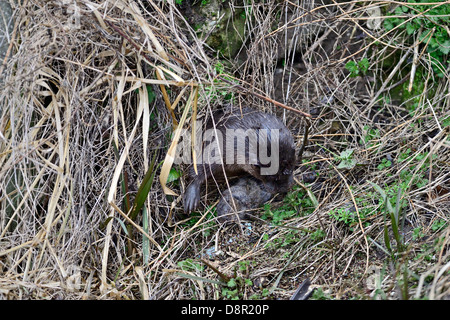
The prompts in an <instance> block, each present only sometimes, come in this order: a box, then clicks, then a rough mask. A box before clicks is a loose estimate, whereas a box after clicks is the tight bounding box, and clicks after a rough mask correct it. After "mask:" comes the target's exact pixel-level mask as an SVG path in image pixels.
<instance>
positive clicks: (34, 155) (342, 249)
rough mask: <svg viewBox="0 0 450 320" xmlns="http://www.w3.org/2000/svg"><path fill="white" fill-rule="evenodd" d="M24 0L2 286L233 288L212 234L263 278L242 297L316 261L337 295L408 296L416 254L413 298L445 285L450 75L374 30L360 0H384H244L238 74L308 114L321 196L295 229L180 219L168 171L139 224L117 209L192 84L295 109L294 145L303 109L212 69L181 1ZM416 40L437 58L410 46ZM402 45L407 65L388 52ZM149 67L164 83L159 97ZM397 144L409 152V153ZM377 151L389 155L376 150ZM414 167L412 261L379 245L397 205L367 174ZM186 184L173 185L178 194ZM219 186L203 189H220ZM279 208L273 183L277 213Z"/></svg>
mask: <svg viewBox="0 0 450 320" xmlns="http://www.w3.org/2000/svg"><path fill="white" fill-rule="evenodd" d="M12 2H13V1H11V5H12V7H13V8H14V10H15V11H14V12H15V25H14V30H13V32H12V34H11V35H10V36H11V47H10V51H9V52H8V57H7V59H5V64H3V65H2V66H1V69H0V70H1V71H2V78H3V80H2V82H1V83H0V86H1V91H0V108H1V109H0V114H1V118H0V297H1V298H3V299H55V298H63V299H147V298H152V299H192V298H195V299H222V298H227V293H226V292H224V291H222V289H223V288H226V286H223V285H219V284H217V283H213V282H217V281H219V280H220V277H219V274H218V273H216V272H215V271H213V269H212V268H210V267H206V266H205V265H204V264H202V262H201V261H200V260H199V258H200V257H201V256H202V255H205V254H207V253H208V252H209V250H210V249H211V248H215V249H216V252H217V251H219V250H220V251H222V254H221V255H219V257H211V256H206V258H205V259H208V261H209V263H210V264H212V265H214V266H215V267H216V268H218V269H219V270H220V272H222V273H223V274H224V275H226V276H228V277H230V276H232V275H233V273H234V272H236V274H237V277H238V278H242V279H249V280H251V281H252V283H253V284H252V285H250V284H241V285H240V287H239V288H240V289H239V292H238V293H237V294H238V295H239V297H240V298H242V299H248V298H249V297H250V296H251V295H253V294H256V295H257V296H258V297H259V298H262V297H264V296H266V293H267V291H264V290H263V289H264V288H266V289H269V295H268V297H270V298H273V297H277V298H281V299H288V298H289V297H290V296H291V295H292V293H293V292H294V291H295V289H296V288H297V286H298V284H299V283H301V282H302V281H303V280H304V279H305V278H306V277H309V278H310V279H311V282H312V283H313V285H314V286H316V287H320V288H321V289H322V291H323V292H324V295H325V296H326V297H329V298H338V299H341V298H350V297H356V298H360V299H366V298H370V297H371V294H372V296H373V292H374V290H375V289H377V288H378V289H379V291H378V292H381V291H382V292H384V293H385V294H386V295H387V296H385V297H386V298H400V297H401V286H400V285H399V283H401V280H399V275H400V274H401V272H400V271H399V270H398V269H396V268H398V267H399V266H401V265H405V263H406V261H409V263H408V265H407V267H408V270H409V274H408V277H409V279H410V280H409V283H408V286H409V288H408V294H409V296H410V297H415V298H423V297H428V298H431V299H444V298H448V297H449V296H450V286H449V282H450V275H449V266H450V259H449V251H448V247H449V243H450V228H449V220H450V213H449V209H448V208H449V205H450V199H449V195H450V193H449V191H450V187H449V185H450V183H449V181H450V170H449V169H450V163H449V161H450V157H449V154H450V153H449V147H450V145H449V140H448V136H449V126H447V127H444V126H443V119H449V118H448V117H449V116H450V108H449V106H450V101H449V100H450V98H449V92H448V88H449V85H450V83H449V81H450V78H449V75H448V70H447V74H446V77H444V78H437V77H436V76H435V75H434V74H433V71H432V70H431V67H430V65H429V61H428V59H427V57H426V54H425V55H421V56H420V57H418V56H417V52H416V53H415V51H414V46H413V47H409V46H408V45H406V44H403V42H402V41H401V37H402V34H401V33H397V35H394V34H395V33H394V32H386V31H385V30H384V29H383V28H380V29H370V28H368V26H367V23H366V22H367V21H368V20H367V17H368V15H367V12H368V11H367V9H369V8H371V6H373V5H374V4H379V5H380V6H383V5H384V2H380V3H377V2H376V1H371V2H364V1H363V2H352V1H351V2H347V3H340V4H335V3H334V2H333V3H331V4H329V5H325V6H323V5H322V6H321V5H320V4H319V3H315V2H314V1H311V2H309V1H305V2H304V3H303V2H302V4H303V7H301V6H295V5H292V4H290V5H289V6H285V5H284V4H283V2H280V1H272V2H270V1H269V3H267V1H266V5H265V6H261V5H260V4H258V1H250V2H249V3H250V4H248V5H245V6H242V4H241V5H239V3H240V2H238V1H232V2H231V4H230V5H232V7H233V8H234V9H235V10H239V9H244V10H245V14H246V15H247V16H254V17H255V19H247V21H246V25H245V30H246V32H245V39H244V45H243V47H242V49H241V52H240V54H239V55H238V58H236V59H235V60H231V61H230V64H229V66H230V67H229V69H230V70H229V71H228V73H230V74H234V75H236V76H237V77H238V78H239V80H240V82H241V84H242V86H244V87H245V88H247V89H249V90H250V92H251V91H254V92H257V93H260V94H263V95H264V96H266V97H269V98H272V99H274V100H276V101H278V102H280V103H283V104H286V105H288V106H290V107H293V108H296V109H299V110H303V111H305V112H309V113H311V114H313V116H314V119H313V121H312V125H311V130H310V139H309V144H308V146H307V148H306V151H305V155H304V158H305V160H306V163H305V165H304V166H299V169H298V170H297V172H296V173H297V180H298V183H299V184H303V182H302V177H304V176H305V175H306V174H311V172H314V173H315V174H317V175H318V177H319V178H317V179H316V180H315V182H313V183H312V184H308V186H307V188H308V189H309V190H311V191H312V193H313V194H314V197H312V198H313V199H314V198H316V199H317V205H316V207H315V208H313V209H312V210H310V211H311V212H310V213H309V214H306V213H302V212H303V211H305V212H306V209H305V208H301V205H300V204H299V203H297V204H296V206H297V207H296V208H297V209H298V210H299V213H298V214H296V215H293V216H291V217H289V218H286V219H285V220H283V223H282V225H283V227H274V226H272V225H270V224H269V223H267V222H266V221H263V220H257V221H256V222H253V223H252V224H251V225H245V227H244V228H243V229H244V233H241V231H240V230H239V229H238V228H233V227H230V226H219V225H218V224H217V223H216V222H215V221H214V219H211V217H210V216H209V215H208V211H207V210H204V211H203V213H202V215H201V216H202V218H201V219H200V220H195V221H194V222H192V221H188V222H186V221H182V220H181V218H180V217H178V216H177V215H178V214H180V213H181V211H182V209H181V202H180V198H179V197H178V196H166V195H165V194H164V193H163V191H162V188H161V185H160V183H159V179H155V181H154V182H153V186H152V188H151V190H150V193H149V195H148V198H147V201H146V203H145V212H144V214H143V215H139V216H138V217H137V219H136V220H135V221H133V223H132V224H131V225H133V227H132V228H131V230H132V233H133V236H132V237H128V236H127V234H126V231H125V230H126V228H125V227H124V226H125V224H129V223H130V221H129V220H127V218H126V215H125V214H124V213H123V212H124V211H126V208H127V205H126V199H130V200H131V201H133V198H134V197H135V195H136V191H137V189H138V187H139V185H140V183H141V182H142V179H143V177H144V175H145V174H146V172H147V169H148V167H149V163H150V160H151V159H152V157H153V155H154V154H155V152H156V153H157V157H158V158H157V162H156V163H157V164H158V163H161V162H162V161H163V160H164V159H165V156H166V153H167V150H168V148H169V146H170V143H171V132H172V130H173V128H174V126H175V122H174V121H180V119H181V118H182V114H183V111H184V110H186V109H185V108H186V106H187V105H189V101H191V100H190V99H189V97H190V96H191V97H194V95H193V92H196V91H195V88H198V104H197V106H198V113H199V114H205V113H208V112H209V111H210V110H212V109H215V108H217V107H218V105H219V104H220V102H221V101H219V99H217V98H216V97H215V96H214V97H213V95H212V94H211V92H215V93H216V94H217V95H219V93H220V92H223V91H224V90H230V91H233V92H234V95H235V103H236V104H242V105H250V106H253V107H255V108H259V109H261V110H265V111H267V112H275V113H277V114H278V115H279V116H280V117H282V118H283V119H284V120H285V121H286V124H287V126H288V127H289V128H290V129H291V130H292V132H293V133H294V135H295V137H296V142H297V145H298V146H300V145H301V141H302V134H303V132H304V125H305V122H304V121H303V120H302V118H301V117H300V116H299V115H298V114H295V113H293V112H289V111H286V110H284V109H282V108H279V107H277V106H275V105H274V104H273V103H271V102H270V101H269V100H263V99H260V98H258V97H257V96H255V95H252V94H249V93H248V92H243V91H241V90H239V89H236V88H235V89H233V88H230V86H229V85H228V84H226V83H220V82H213V77H214V76H215V75H216V71H217V70H216V69H215V68H214V66H215V65H216V62H217V59H216V57H213V56H212V55H211V53H210V50H209V49H208V48H207V47H206V46H205V45H204V43H203V42H202V39H201V38H199V37H198V36H197V35H196V33H195V32H194V31H193V30H192V28H191V27H190V26H189V25H188V23H187V22H186V20H185V19H184V18H183V16H182V15H181V13H180V12H179V11H178V8H179V7H178V6H175V5H174V4H173V1H156V0H149V1H139V0H136V1H128V0H123V1H96V0H92V1H85V0H79V1H77V2H76V3H77V6H76V7H75V6H73V4H72V2H70V4H69V3H66V2H64V1H38V0H23V1H19V2H20V5H16V4H14V3H12ZM144 3H145V4H144ZM75 9H77V10H79V11H74V10H75ZM230 23H232V21H230ZM395 55H396V56H397V57H398V59H392V56H395ZM414 57H415V58H417V59H414V61H417V66H421V67H422V68H423V70H426V71H427V72H424V73H415V71H414V69H415V67H414V68H412V63H410V62H408V63H401V62H404V61H410V60H408V59H413V58H414ZM363 58H367V59H368V61H369V62H370V66H369V72H368V74H370V76H364V77H356V78H352V77H350V76H349V74H348V72H347V71H346V70H345V68H344V65H345V63H346V62H347V61H349V60H351V59H354V60H355V61H360V60H361V59H363ZM282 59H284V63H283V64H282V65H280V63H278V64H277V61H278V62H279V61H281V60H282ZM389 61H394V65H392V66H391V67H390V68H386V67H384V68H383V64H388V63H389ZM386 69H387V70H388V71H386ZM410 69H411V70H413V71H412V73H413V74H414V75H415V77H422V78H423V79H420V82H421V83H423V85H424V86H423V90H422V91H421V92H420V93H417V94H416V95H415V96H414V97H412V98H411V101H412V100H413V99H416V100H417V101H419V105H418V107H417V108H416V109H414V110H412V109H411V107H410V104H408V101H407V102H401V101H399V100H398V94H397V95H395V94H394V91H395V89H396V88H397V87H398V86H401V85H402V84H403V83H408V82H409V81H410V74H411V72H410V71H411V70H410ZM400 72H401V74H402V75H403V77H405V78H404V79H403V78H402V79H398V74H400ZM390 74H392V76H390ZM147 85H148V87H149V88H152V90H153V92H154V93H155V94H156V97H155V99H154V101H152V102H150V103H148V99H149V95H148V91H147ZM380 97H381V98H383V99H382V100H380ZM416 100H414V101H416ZM176 101H178V103H177V106H175V109H174V111H173V113H172V112H169V111H168V108H167V107H166V106H167V105H168V104H169V105H172V104H175V103H174V102H176ZM192 105H193V106H195V103H192ZM381 106H384V108H381ZM186 115H187V116H188V118H187V120H186V124H185V125H186V126H188V123H189V121H190V120H189V115H190V114H186ZM182 124H183V123H182ZM116 148H117V149H116ZM349 149H354V155H353V156H352V157H353V158H352V159H354V160H355V161H356V164H357V165H355V166H353V167H352V168H351V169H339V168H337V166H338V164H339V160H338V159H337V156H338V155H339V154H340V153H341V152H342V151H345V150H349ZM408 150H409V151H408ZM425 152H428V153H427V154H426V155H425V157H422V155H424V154H425ZM402 155H407V156H408V158H407V159H409V160H406V161H403V162H401V161H399V160H400V158H401V157H402ZM417 156H419V158H417ZM405 157H406V156H405ZM383 159H387V160H391V162H392V166H384V167H379V165H380V164H382V163H383ZM422 166H425V169H424V170H422V169H421V168H422ZM158 170H159V169H158ZM402 170H406V172H407V173H408V176H409V177H410V180H408V181H406V183H408V182H409V181H411V182H410V183H409V184H408V185H407V186H406V190H407V192H405V193H403V200H404V201H405V207H404V210H403V212H404V214H406V220H405V221H406V225H405V228H404V229H403V231H404V236H405V241H406V243H407V244H408V251H407V253H406V255H402V256H399V257H398V261H400V262H401V263H399V264H395V263H386V261H387V260H388V259H387V255H386V253H385V251H384V250H383V249H381V248H382V247H383V243H384V242H383V227H384V225H385V223H386V222H384V220H383V213H382V211H380V208H379V206H378V202H377V201H378V196H377V194H376V193H375V192H374V189H373V188H372V187H371V185H370V184H369V183H368V182H367V181H372V182H375V183H377V184H379V185H380V186H383V187H385V188H386V189H388V188H393V187H394V186H396V185H400V183H402V182H405V181H404V176H403V175H402V174H401V172H402ZM157 174H159V171H158V172H157ZM414 178H417V179H420V181H421V183H420V184H419V183H416V182H414V181H415V180H414ZM402 179H403V180H402ZM180 182H181V183H182V181H180ZM181 183H179V184H175V183H172V184H171V185H170V186H169V187H170V188H171V189H172V190H173V191H175V192H176V193H178V194H180V193H181V191H182V186H180V184H181ZM124 186H125V187H126V189H125V187H124ZM125 190H128V193H126V191H125ZM124 191H125V192H124ZM125 193H126V195H125ZM211 194H212V195H211V196H210V197H208V201H207V204H213V202H214V199H216V198H215V197H216V196H217V193H214V191H213V192H212V193H211ZM395 194H396V193H395ZM304 199H308V196H305V198H304ZM361 199H364V201H363V200H361ZM302 203H304V202H302ZM280 206H281V203H280V201H279V199H276V200H274V201H273V203H272V207H271V210H272V212H276V210H277V208H278V209H279V208H280ZM352 207H353V209H350V208H352ZM338 209H347V211H351V212H353V211H356V212H360V213H361V212H366V213H367V212H368V211H370V210H372V212H371V214H367V217H365V218H364V217H358V216H357V218H356V220H355V221H354V222H353V223H351V224H350V225H348V224H345V223H344V222H342V221H338V220H337V219H335V218H334V217H333V216H332V215H330V212H331V213H333V212H335V213H336V212H337V210H338ZM261 211H262V210H261ZM144 220H145V221H144ZM437 223H441V224H442V225H443V226H444V229H439V228H437V227H436V226H437ZM249 227H250V229H248V228H249ZM129 230H130V229H129ZM249 230H250V231H249ZM419 231H420V232H419ZM314 232H318V233H314ZM414 232H416V234H414ZM313 233H314V234H315V235H317V234H320V236H316V237H313V236H312V234H313ZM417 233H420V235H417ZM413 234H414V236H413ZM127 248H133V249H132V250H128V251H127ZM130 251H131V252H130ZM208 257H209V258H208ZM189 259H192V261H193V263H194V266H193V267H191V268H189V267H186V264H187V263H188V262H189V261H190V260H189ZM196 265H198V266H202V267H201V268H195V266H196ZM384 267H385V268H384ZM195 277H197V278H195ZM375 280H376V281H375ZM208 281H212V282H208ZM377 281H379V284H377ZM258 284H260V286H259V285H258ZM230 294H231V293H230ZM379 296H380V295H379ZM228 297H230V296H228Z"/></svg>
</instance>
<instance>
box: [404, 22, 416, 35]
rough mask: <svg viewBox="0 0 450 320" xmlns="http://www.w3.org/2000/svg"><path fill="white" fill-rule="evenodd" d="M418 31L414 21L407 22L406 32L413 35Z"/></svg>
mask: <svg viewBox="0 0 450 320" xmlns="http://www.w3.org/2000/svg"><path fill="white" fill-rule="evenodd" d="M415 31H416V27H415V26H414V25H413V24H412V23H407V24H406V33H407V34H409V35H412V34H413V33H414V32H415Z"/></svg>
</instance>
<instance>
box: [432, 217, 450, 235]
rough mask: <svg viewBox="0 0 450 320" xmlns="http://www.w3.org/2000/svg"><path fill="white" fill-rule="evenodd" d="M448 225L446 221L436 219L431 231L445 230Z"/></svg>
mask: <svg viewBox="0 0 450 320" xmlns="http://www.w3.org/2000/svg"><path fill="white" fill-rule="evenodd" d="M447 225H448V223H447V221H445V220H444V219H436V220H435V221H434V222H433V224H432V225H431V230H433V231H434V232H437V231H440V230H443V229H444V228H445V227H446V226H447Z"/></svg>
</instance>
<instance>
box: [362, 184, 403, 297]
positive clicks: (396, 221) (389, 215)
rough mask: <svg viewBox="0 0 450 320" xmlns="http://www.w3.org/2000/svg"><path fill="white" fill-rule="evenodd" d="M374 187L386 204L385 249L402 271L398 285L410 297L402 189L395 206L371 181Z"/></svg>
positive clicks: (397, 270) (399, 190) (384, 222)
mask: <svg viewBox="0 0 450 320" xmlns="http://www.w3.org/2000/svg"><path fill="white" fill-rule="evenodd" d="M369 183H370V184H371V185H372V187H373V188H374V189H375V190H376V191H377V192H378V193H379V194H380V195H381V197H382V199H383V203H382V204H381V207H383V205H384V208H385V209H384V212H383V227H384V246H385V248H384V251H385V252H386V253H387V254H388V256H389V257H390V259H391V261H392V263H393V266H394V270H396V271H395V272H400V274H401V278H400V279H399V280H398V282H397V285H398V287H399V288H400V292H401V293H402V298H403V299H408V260H407V259H403V258H404V256H405V255H406V251H407V245H406V244H405V241H404V238H403V230H404V223H405V218H406V214H403V211H402V205H401V195H402V189H401V188H398V192H397V197H396V198H395V207H393V206H392V204H391V201H390V200H389V198H388V195H387V194H386V192H385V191H384V190H383V189H382V188H381V187H380V186H378V185H377V184H375V183H373V182H371V181H369ZM388 221H389V222H390V224H391V231H392V234H393V237H394V240H395V243H396V246H395V247H394V246H393V241H392V240H391V238H390V235H389V230H388Z"/></svg>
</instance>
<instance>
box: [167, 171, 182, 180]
mask: <svg viewBox="0 0 450 320" xmlns="http://www.w3.org/2000/svg"><path fill="white" fill-rule="evenodd" d="M180 177H181V173H180V172H179V171H177V170H176V169H175V168H171V169H170V171H169V176H168V177H167V183H169V182H173V181H175V180H178V179H179V178H180Z"/></svg>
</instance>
